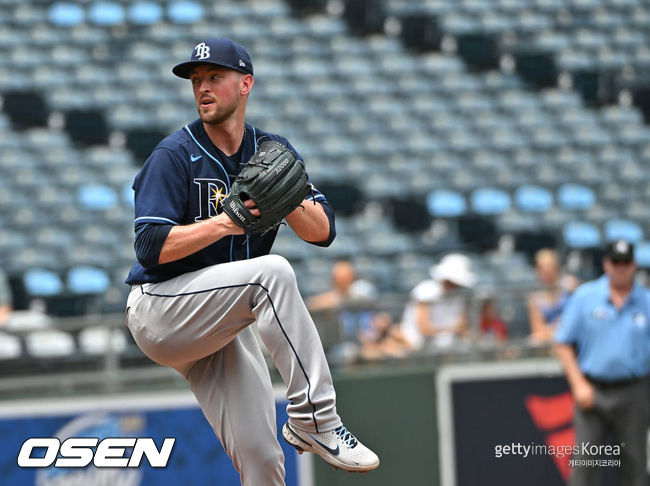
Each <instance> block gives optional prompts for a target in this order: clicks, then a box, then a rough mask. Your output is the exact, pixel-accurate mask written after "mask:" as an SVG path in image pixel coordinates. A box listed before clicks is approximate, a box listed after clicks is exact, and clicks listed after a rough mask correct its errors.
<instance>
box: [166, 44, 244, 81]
mask: <svg viewBox="0 0 650 486" xmlns="http://www.w3.org/2000/svg"><path fill="white" fill-rule="evenodd" d="M201 64H215V65H217V66H223V67H227V68H230V69H234V70H235V71H239V72H240V73H244V74H251V75H252V74H253V63H252V62H251V58H250V56H249V55H248V52H246V49H244V48H243V47H242V46H240V45H239V44H237V43H236V42H234V41H232V40H230V39H224V38H215V39H207V40H206V41H204V42H200V43H198V44H197V45H196V46H194V49H192V55H191V56H190V60H189V61H185V62H182V63H180V64H177V65H176V66H174V67H173V69H172V72H173V73H174V74H175V75H176V76H178V77H180V78H185V79H189V78H190V72H191V71H192V69H194V68H195V67H196V66H199V65H201Z"/></svg>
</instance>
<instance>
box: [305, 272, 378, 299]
mask: <svg viewBox="0 0 650 486" xmlns="http://www.w3.org/2000/svg"><path fill="white" fill-rule="evenodd" d="M376 298H377V289H376V288H375V286H374V285H373V284H372V283H371V282H368V281H367V280H363V279H358V278H357V274H356V271H355V269H354V266H353V265H352V263H350V262H349V261H348V260H339V261H337V262H336V263H334V265H333V266H332V288H331V289H330V290H328V291H326V292H323V293H321V294H318V295H314V296H312V297H310V298H309V299H307V307H308V308H309V310H310V311H323V310H337V309H341V308H343V307H346V306H350V305H367V304H370V303H372V302H374V301H375V299H376Z"/></svg>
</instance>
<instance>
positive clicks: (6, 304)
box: [0, 270, 13, 326]
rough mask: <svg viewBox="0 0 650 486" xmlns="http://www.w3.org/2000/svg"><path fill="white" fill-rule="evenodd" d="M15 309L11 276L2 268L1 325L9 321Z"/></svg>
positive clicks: (0, 290) (0, 292) (0, 281)
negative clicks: (10, 283) (10, 281)
mask: <svg viewBox="0 0 650 486" xmlns="http://www.w3.org/2000/svg"><path fill="white" fill-rule="evenodd" d="M12 310H13V295H12V293H11V287H10V286H9V278H8V277H7V275H6V274H5V273H4V272H3V271H2V270H0V326H2V325H4V324H6V323H7V322H8V321H9V316H10V315H11V312H12Z"/></svg>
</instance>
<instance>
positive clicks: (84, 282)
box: [66, 265, 111, 294]
mask: <svg viewBox="0 0 650 486" xmlns="http://www.w3.org/2000/svg"><path fill="white" fill-rule="evenodd" d="M66 284H67V286H68V289H69V290H70V292H72V293H74V294H101V293H103V292H105V291H106V290H108V288H109V287H110V285H111V281H110V277H109V275H108V273H106V271H104V270H102V269H101V268H96V267H91V266H86V265H79V266H76V267H73V268H71V269H70V270H69V271H68V274H67V278H66Z"/></svg>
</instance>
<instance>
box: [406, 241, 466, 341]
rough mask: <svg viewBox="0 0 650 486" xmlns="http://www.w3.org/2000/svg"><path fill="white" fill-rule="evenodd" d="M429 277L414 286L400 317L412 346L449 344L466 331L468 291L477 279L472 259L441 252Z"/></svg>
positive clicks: (457, 254)
mask: <svg viewBox="0 0 650 486" xmlns="http://www.w3.org/2000/svg"><path fill="white" fill-rule="evenodd" d="M431 277H432V278H431V279H427V280H424V281H423V282H420V283H419V284H417V285H416V286H415V288H413V290H412V291H411V292H410V295H409V301H408V303H407V304H406V307H405V309H404V314H403V317H402V333H403V335H404V337H405V338H406V339H407V340H408V342H409V343H410V344H411V346H412V347H413V349H415V350H417V349H422V348H423V347H428V346H430V345H431V346H436V347H444V346H449V345H451V344H452V343H454V342H455V341H457V340H458V338H460V337H462V336H465V335H466V334H467V332H468V326H467V305H468V302H467V295H466V292H462V290H463V289H470V288H472V287H473V286H474V284H475V283H476V275H475V274H474V272H473V271H472V263H471V260H470V259H469V258H468V257H467V256H465V255H462V254H459V253H452V254H449V255H446V256H444V257H443V258H442V259H441V260H440V262H439V263H438V264H437V265H434V266H433V267H432V268H431Z"/></svg>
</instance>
